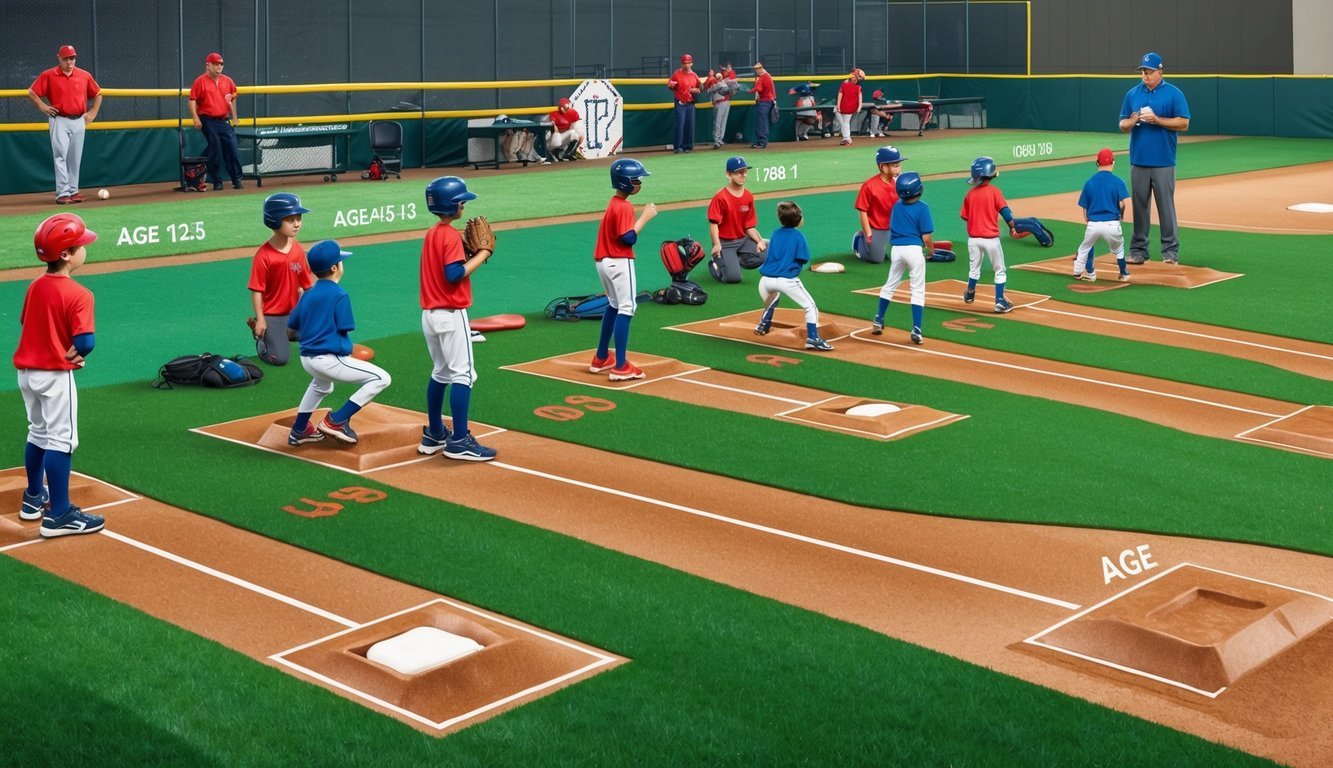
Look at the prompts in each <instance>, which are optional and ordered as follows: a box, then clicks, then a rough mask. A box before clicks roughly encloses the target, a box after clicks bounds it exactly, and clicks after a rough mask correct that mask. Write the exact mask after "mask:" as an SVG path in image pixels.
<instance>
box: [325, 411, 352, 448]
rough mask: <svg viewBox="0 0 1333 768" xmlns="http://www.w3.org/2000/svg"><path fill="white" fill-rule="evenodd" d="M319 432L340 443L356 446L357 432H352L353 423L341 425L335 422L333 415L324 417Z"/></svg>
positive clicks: (348, 422)
mask: <svg viewBox="0 0 1333 768" xmlns="http://www.w3.org/2000/svg"><path fill="white" fill-rule="evenodd" d="M319 431H320V432H323V433H324V434H326V435H328V436H329V437H331V438H333V439H334V440H338V441H340V442H344V443H347V444H348V445H356V432H353V431H352V422H351V421H347V422H345V423H342V424H339V423H338V422H336V421H334V420H333V414H331V413H330V414H329V415H327V416H325V417H324V420H323V421H321V422H320V423H319Z"/></svg>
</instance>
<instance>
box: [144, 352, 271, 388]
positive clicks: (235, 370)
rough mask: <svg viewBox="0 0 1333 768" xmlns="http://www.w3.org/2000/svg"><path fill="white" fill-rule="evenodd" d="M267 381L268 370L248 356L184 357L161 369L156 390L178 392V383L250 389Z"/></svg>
mask: <svg viewBox="0 0 1333 768" xmlns="http://www.w3.org/2000/svg"><path fill="white" fill-rule="evenodd" d="M262 378H264V371H263V370H261V369H260V367H259V366H257V365H255V364H254V363H252V362H250V359H249V358H247V357H246V356H244V355H236V356H235V357H223V356H221V355H215V354H213V353H211V352H205V353H203V354H202V355H182V356H180V357H177V358H173V359H171V360H170V361H168V362H167V364H166V365H164V366H162V367H161V368H160V369H158V372H157V378H156V379H154V380H153V387H154V388H155V389H175V387H174V386H173V385H175V384H187V385H190V386H203V387H210V388H215V389H227V388H230V387H247V386H249V385H251V384H254V383H256V382H258V381H259V380H260V379H262Z"/></svg>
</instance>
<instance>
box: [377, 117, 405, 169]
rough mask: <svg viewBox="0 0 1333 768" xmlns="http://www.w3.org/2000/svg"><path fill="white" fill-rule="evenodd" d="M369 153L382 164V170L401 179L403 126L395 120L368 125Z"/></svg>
mask: <svg viewBox="0 0 1333 768" xmlns="http://www.w3.org/2000/svg"><path fill="white" fill-rule="evenodd" d="M370 152H371V154H373V155H375V156H376V157H378V158H379V159H380V162H382V163H384V170H385V171H386V172H387V173H392V174H393V175H394V176H395V177H396V178H399V179H401V178H403V126H402V125H401V124H400V123H398V122H397V121H396V120H376V121H374V122H372V123H371V124H370Z"/></svg>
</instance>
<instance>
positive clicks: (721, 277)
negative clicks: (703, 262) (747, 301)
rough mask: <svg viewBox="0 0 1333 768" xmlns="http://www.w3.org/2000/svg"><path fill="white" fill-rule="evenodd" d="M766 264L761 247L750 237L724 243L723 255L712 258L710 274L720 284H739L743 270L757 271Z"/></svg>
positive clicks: (709, 265) (709, 268)
mask: <svg viewBox="0 0 1333 768" xmlns="http://www.w3.org/2000/svg"><path fill="white" fill-rule="evenodd" d="M763 263H764V257H763V256H761V255H760V254H759V247H758V246H757V245H755V242H754V241H753V240H751V239H750V238H748V237H741V238H737V239H735V240H723V241H722V254H721V255H720V256H717V257H714V258H710V259H709V261H708V274H710V275H712V276H713V279H714V280H716V281H718V282H719V283H739V282H740V281H741V269H742V268H745V269H757V268H758V267H759V266H760V265H762V264H763Z"/></svg>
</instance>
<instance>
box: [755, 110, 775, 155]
mask: <svg viewBox="0 0 1333 768" xmlns="http://www.w3.org/2000/svg"><path fill="white" fill-rule="evenodd" d="M773 106H774V105H773V102H771V101H756V102H755V103H754V143H755V146H757V147H760V148H763V147H767V146H768V129H769V127H770V126H772V124H773Z"/></svg>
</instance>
